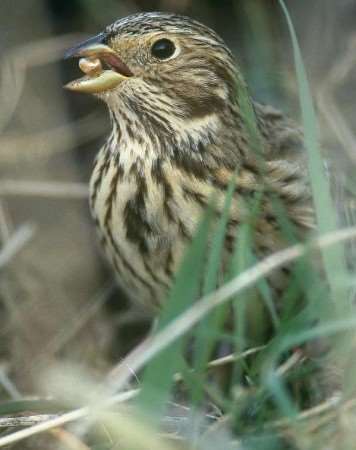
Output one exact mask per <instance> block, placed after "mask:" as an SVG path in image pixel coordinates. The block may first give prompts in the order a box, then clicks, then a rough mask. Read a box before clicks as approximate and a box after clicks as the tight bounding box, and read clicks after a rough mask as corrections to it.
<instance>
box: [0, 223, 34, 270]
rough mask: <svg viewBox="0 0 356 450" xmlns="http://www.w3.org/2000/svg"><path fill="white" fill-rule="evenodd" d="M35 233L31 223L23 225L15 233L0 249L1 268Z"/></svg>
mask: <svg viewBox="0 0 356 450" xmlns="http://www.w3.org/2000/svg"><path fill="white" fill-rule="evenodd" d="M34 234H35V227H34V226H33V225H30V224H25V225H22V226H21V227H20V228H18V229H17V230H16V231H15V232H14V233H13V235H12V236H11V237H10V238H9V239H8V241H7V242H6V243H5V245H4V246H3V247H2V249H1V250H0V269H2V268H3V267H5V266H6V265H7V264H8V263H9V262H10V261H11V260H12V259H13V258H14V257H15V256H16V255H17V253H19V252H20V251H21V250H22V249H23V247H24V246H25V245H26V244H28V243H29V241H30V240H31V239H32V238H33V236H34Z"/></svg>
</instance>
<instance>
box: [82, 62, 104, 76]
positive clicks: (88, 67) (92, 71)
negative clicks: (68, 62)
mask: <svg viewBox="0 0 356 450" xmlns="http://www.w3.org/2000/svg"><path fill="white" fill-rule="evenodd" d="M79 67H80V70H81V71H82V72H84V73H85V74H86V75H88V76H89V77H96V76H98V75H100V73H101V72H102V71H103V66H102V64H101V61H100V59H98V58H81V59H80V60H79Z"/></svg>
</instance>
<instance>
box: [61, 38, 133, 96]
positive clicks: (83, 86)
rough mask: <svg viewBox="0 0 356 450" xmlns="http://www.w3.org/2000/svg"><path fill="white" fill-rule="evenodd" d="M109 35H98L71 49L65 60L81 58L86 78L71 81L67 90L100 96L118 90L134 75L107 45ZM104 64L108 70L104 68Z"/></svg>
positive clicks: (80, 63) (66, 86)
mask: <svg viewBox="0 0 356 450" xmlns="http://www.w3.org/2000/svg"><path fill="white" fill-rule="evenodd" d="M106 42H107V35H106V34H105V33H101V34H98V35H97V36H94V37H92V38H90V39H88V40H86V41H85V42H82V43H81V44H79V45H77V46H75V47H73V48H71V49H70V50H68V51H67V52H66V54H65V58H81V59H80V61H79V67H80V69H81V70H82V72H84V74H85V75H84V77H82V78H79V79H78V80H74V81H71V82H70V83H68V84H67V85H65V88H67V89H70V90H71V91H76V92H85V93H90V94H98V93H100V92H104V91H107V90H111V89H114V88H116V87H117V86H118V85H119V84H120V83H122V82H123V81H124V80H126V79H127V78H129V77H132V76H133V73H132V72H131V70H130V69H129V67H128V66H127V65H126V64H125V63H124V62H123V61H122V60H121V58H120V57H119V55H118V54H117V53H116V52H115V51H114V50H113V49H112V48H111V47H109V46H108V45H107V43H106ZM103 63H104V64H105V65H106V66H107V67H108V69H104V68H103Z"/></svg>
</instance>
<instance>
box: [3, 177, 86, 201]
mask: <svg viewBox="0 0 356 450" xmlns="http://www.w3.org/2000/svg"><path fill="white" fill-rule="evenodd" d="M0 196H24V197H28V196H29V197H46V198H49V197H50V198H58V199H61V198H64V199H74V200H75V199H79V200H80V199H86V198H87V197H88V185H87V184H86V183H60V182H45V181H17V180H2V181H0Z"/></svg>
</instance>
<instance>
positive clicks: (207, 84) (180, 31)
mask: <svg viewBox="0 0 356 450" xmlns="http://www.w3.org/2000/svg"><path fill="white" fill-rule="evenodd" d="M67 57H79V58H81V59H80V63H79V65H80V68H81V69H82V71H83V72H84V73H85V76H84V77H83V78H80V79H78V80H76V81H73V82H71V83H69V84H68V85H67V86H66V87H67V88H69V89H71V90H73V91H77V92H86V93H93V94H96V95H97V96H99V97H100V98H102V99H103V100H104V101H106V102H107V103H108V105H109V107H110V108H111V109H115V108H116V106H118V107H119V105H120V104H123V103H125V104H126V106H127V107H131V108H140V109H141V110H142V111H143V112H144V111H145V109H147V111H148V112H149V110H150V109H156V108H158V109H161V108H163V109H164V110H172V111H174V115H176V116H177V117H181V118H184V119H188V120H190V119H194V118H201V117H204V116H205V115H206V114H212V113H214V112H217V111H221V110H223V109H224V106H225V105H226V102H227V101H228V100H229V97H231V96H234V94H235V92H234V89H235V84H234V83H235V75H236V66H235V63H234V61H233V57H232V55H231V53H230V51H229V50H228V48H227V46H226V45H225V43H224V42H223V40H222V39H221V38H220V37H219V36H218V35H217V34H216V33H215V32H213V31H212V30H211V29H210V28H208V27H206V26H204V25H202V24H200V23H198V22H196V21H195V20H192V19H190V18H187V17H183V16H179V15H174V14H165V13H140V14H135V15H132V16H129V17H127V18H124V19H121V20H118V21H117V22H114V23H113V24H112V25H110V26H108V27H107V28H106V29H105V30H104V31H103V32H102V33H100V34H99V35H97V36H95V37H93V38H91V39H88V40H87V41H85V42H83V43H82V44H79V45H78V46H76V47H74V48H73V49H71V50H69V51H68V52H67Z"/></svg>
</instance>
